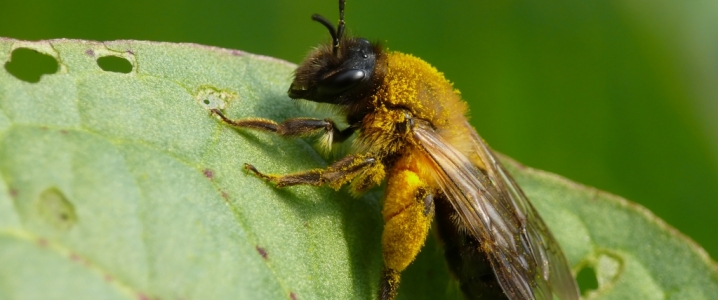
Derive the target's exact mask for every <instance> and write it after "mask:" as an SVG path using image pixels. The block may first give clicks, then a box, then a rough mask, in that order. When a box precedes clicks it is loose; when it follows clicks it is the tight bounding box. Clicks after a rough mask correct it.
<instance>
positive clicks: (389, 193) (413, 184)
mask: <svg viewBox="0 0 718 300" xmlns="http://www.w3.org/2000/svg"><path fill="white" fill-rule="evenodd" d="M382 215H383V216H384V233H383V234H382V250H383V254H384V271H383V273H382V278H381V282H380V285H379V299H393V298H394V296H395V295H396V291H397V289H398V287H399V279H400V275H401V272H402V271H404V269H406V267H407V266H408V265H409V264H410V263H411V262H412V261H413V260H414V258H415V257H416V255H417V254H419V251H420V250H421V248H422V247H423V246H424V241H426V236H427V235H428V233H429V227H430V226H431V220H432V218H433V216H434V198H433V194H432V193H431V190H430V188H429V186H428V185H427V183H426V182H425V181H424V180H423V179H422V178H421V177H419V175H418V174H417V173H415V172H413V171H411V170H408V169H403V170H400V171H398V172H395V173H393V174H391V175H390V177H389V182H388V184H387V187H386V199H385V200H384V208H383V209H382Z"/></svg>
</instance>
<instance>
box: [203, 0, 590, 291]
mask: <svg viewBox="0 0 718 300" xmlns="http://www.w3.org/2000/svg"><path fill="white" fill-rule="evenodd" d="M344 2H345V1H344V0H339V23H338V26H337V27H336V28H335V27H334V25H333V24H332V23H331V22H329V21H328V20H327V19H325V18H324V17H322V16H320V15H314V16H312V19H313V20H314V21H317V22H319V23H321V24H322V25H324V26H325V27H326V28H327V29H328V30H329V33H330V35H331V37H332V42H331V44H326V45H321V46H319V47H318V48H316V49H315V50H313V51H312V52H311V53H310V54H309V55H308V57H307V58H306V59H305V60H304V61H303V62H302V64H301V65H300V66H299V67H298V68H297V70H296V71H295V77H294V82H292V84H291V86H290V88H289V91H288V94H289V97H291V98H293V99H304V100H309V101H314V102H319V103H328V104H330V105H333V106H335V107H336V108H338V109H339V110H340V111H341V112H342V114H343V115H344V116H346V122H347V124H348V127H347V128H344V129H339V128H337V126H336V123H335V122H334V121H332V120H331V119H323V120H322V119H311V118H295V119H288V120H285V121H284V122H282V123H276V122H274V121H271V120H266V119H258V118H250V119H241V120H231V119H229V118H227V117H225V116H224V115H223V114H222V112H221V111H219V110H217V109H215V110H213V113H215V114H216V115H218V116H219V117H220V118H221V119H222V120H223V121H224V122H226V123H228V124H230V125H233V126H236V127H242V128H250V129H256V130H262V131H269V132H274V133H277V134H279V135H282V136H287V137H290V136H305V135H308V134H321V135H322V137H323V140H324V141H327V143H329V144H331V143H341V142H343V141H346V140H347V139H348V138H349V137H351V136H353V135H356V137H355V139H354V142H353V143H354V144H353V151H352V154H349V155H348V156H346V157H344V158H342V159H339V160H338V161H336V162H334V163H333V164H331V165H329V166H328V167H326V168H324V169H314V170H309V171H304V172H299V173H295V174H288V175H271V174H265V173H261V172H260V171H258V170H257V169H256V168H255V167H254V166H252V165H250V164H245V167H246V168H247V169H249V170H250V171H252V172H254V173H255V174H256V175H257V176H259V177H262V178H264V179H266V180H268V181H270V182H272V183H274V184H276V186H277V187H285V186H292V185H301V184H305V185H315V186H321V185H328V186H330V187H332V188H334V189H339V188H340V187H342V186H343V185H345V184H349V185H350V187H349V188H350V190H351V191H352V192H353V193H360V192H362V191H364V190H366V189H368V188H370V187H373V186H376V185H379V184H380V183H382V182H383V181H384V180H385V179H386V180H387V185H386V192H385V198H384V204H383V205H384V206H383V209H382V215H383V217H384V221H385V226H384V232H383V235H382V249H383V257H384V270H383V274H381V282H380V285H379V286H380V287H379V291H378V296H379V298H380V299H393V298H394V296H395V295H396V292H397V288H398V286H399V279H400V274H401V272H402V271H404V269H406V267H407V266H408V265H409V264H410V263H411V262H412V261H413V260H414V258H415V257H416V255H417V254H418V253H419V251H420V250H421V248H422V246H423V244H424V241H425V240H426V237H427V235H428V233H429V228H430V226H431V223H432V220H433V219H434V217H435V214H436V227H437V231H438V233H439V236H440V237H441V238H442V240H443V241H444V244H445V252H446V257H447V260H448V262H449V266H450V268H451V270H452V273H453V274H454V275H455V276H456V277H457V278H458V280H459V282H460V283H461V289H462V291H463V293H464V294H465V295H466V297H467V298H470V299H477V298H483V299H497V298H508V299H555V298H559V299H578V297H579V296H578V289H577V286H576V282H575V280H574V279H573V277H572V275H571V271H570V268H569V266H568V263H567V260H566V258H565V257H564V254H563V252H562V251H561V249H560V248H559V246H558V244H557V242H556V240H555V239H554V237H553V236H552V235H551V233H550V232H549V230H548V228H547V227H546V225H545V224H544V222H543V221H542V220H541V218H540V217H539V215H538V213H537V212H536V210H535V209H534V208H533V206H532V205H531V203H530V202H529V201H528V199H527V198H526V196H525V195H524V193H523V192H522V191H521V189H520V188H519V187H518V185H517V184H516V183H515V182H514V180H513V179H512V178H511V177H510V176H509V174H508V173H507V171H506V170H505V169H504V167H503V166H502V165H501V163H500V162H499V161H498V159H496V157H495V156H494V154H493V153H492V151H491V149H490V148H489V147H488V146H487V145H486V144H485V143H484V142H483V140H482V139H481V137H479V135H478V134H477V133H476V131H475V130H474V129H473V128H472V127H471V125H469V123H468V122H467V119H466V117H465V113H466V112H467V105H466V103H465V102H464V101H462V99H461V97H460V95H459V92H458V91H457V90H455V89H454V88H453V86H452V84H451V83H450V82H449V81H447V80H446V79H445V78H444V76H443V74H442V73H440V72H438V71H437V70H436V69H435V68H434V67H432V66H431V65H429V64H428V63H426V62H424V61H422V60H421V59H419V58H416V57H414V56H411V55H408V54H403V53H398V52H387V51H385V50H384V49H383V48H382V47H381V46H380V45H378V44H377V43H371V42H369V41H368V40H366V39H363V38H356V37H349V36H347V35H346V34H344V27H345V22H344Z"/></svg>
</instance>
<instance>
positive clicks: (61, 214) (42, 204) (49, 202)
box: [37, 187, 77, 230]
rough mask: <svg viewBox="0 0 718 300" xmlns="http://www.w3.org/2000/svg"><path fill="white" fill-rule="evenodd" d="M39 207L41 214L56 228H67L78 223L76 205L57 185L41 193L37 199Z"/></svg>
mask: <svg viewBox="0 0 718 300" xmlns="http://www.w3.org/2000/svg"><path fill="white" fill-rule="evenodd" d="M37 208H38V211H39V212H40V215H41V216H42V217H43V218H44V219H45V220H46V221H47V222H48V223H49V224H50V225H52V226H54V227H55V228H58V229H62V230H67V229H70V227H72V226H73V225H75V223H77V214H75V207H74V206H73V205H72V203H70V201H69V200H67V197H65V195H64V194H63V193H62V192H61V191H60V190H58V189H57V188H55V187H51V188H49V189H47V190H45V191H43V192H42V194H40V197H38V199H37Z"/></svg>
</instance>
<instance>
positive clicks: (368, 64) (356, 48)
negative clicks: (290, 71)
mask: <svg viewBox="0 0 718 300" xmlns="http://www.w3.org/2000/svg"><path fill="white" fill-rule="evenodd" d="M339 17H340V18H339V24H338V26H337V28H336V29H335V28H334V25H333V24H332V23H331V22H329V21H328V20H327V19H326V18H324V17H322V16H320V15H317V14H315V15H313V16H312V20H314V21H317V22H319V23H320V24H322V25H324V27H326V28H327V29H328V30H329V34H330V35H331V36H332V44H331V46H329V45H321V46H319V47H318V48H316V49H314V50H313V51H312V52H311V53H310V54H309V56H308V57H307V58H306V59H304V61H303V62H302V63H301V64H300V65H299V67H298V68H297V70H296V71H295V72H294V81H293V82H292V85H291V86H290V87H289V91H288V92H287V93H288V94H289V97H290V98H293V99H306V100H310V101H315V102H322V103H332V104H349V102H351V101H352V100H354V99H356V97H358V96H359V97H360V96H362V95H364V94H367V93H368V92H370V91H371V89H372V78H373V75H374V66H375V65H376V60H377V55H379V53H380V51H381V50H380V49H381V48H380V46H378V45H376V44H372V43H370V42H369V41H368V40H366V39H363V38H350V37H345V36H344V26H345V23H344V0H340V1H339Z"/></svg>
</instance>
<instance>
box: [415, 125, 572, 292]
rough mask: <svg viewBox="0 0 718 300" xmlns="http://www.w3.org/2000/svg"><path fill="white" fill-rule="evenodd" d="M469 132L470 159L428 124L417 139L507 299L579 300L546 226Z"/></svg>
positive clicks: (418, 130)
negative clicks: (478, 244)
mask: <svg viewBox="0 0 718 300" xmlns="http://www.w3.org/2000/svg"><path fill="white" fill-rule="evenodd" d="M464 126H466V127H467V129H468V132H471V133H472V136H471V141H470V142H471V143H472V144H471V149H472V152H471V153H470V155H469V157H467V156H466V155H464V154H463V153H461V152H460V151H459V150H457V149H456V148H455V147H453V146H452V145H451V144H450V143H448V142H447V141H446V140H445V139H444V138H443V137H442V136H441V135H439V134H437V133H436V131H435V130H434V129H433V128H431V126H430V125H429V124H427V123H424V122H417V123H416V126H415V127H414V136H415V137H416V138H417V139H418V140H419V142H420V144H421V145H422V147H423V148H424V150H426V153H427V154H428V155H429V157H430V158H431V160H432V161H433V162H434V163H435V166H434V167H435V169H436V172H435V176H436V180H437V182H438V183H439V185H440V186H441V189H442V191H443V192H444V194H445V195H446V198H448V199H449V202H451V205H452V206H453V207H454V210H455V211H456V212H457V214H458V215H459V218H460V219H461V221H462V223H463V225H464V226H465V227H466V229H467V230H468V231H469V232H471V234H473V236H474V237H476V239H477V240H478V241H479V242H480V244H481V248H482V249H481V250H482V251H483V252H484V253H486V254H487V256H488V258H489V261H490V262H491V267H492V268H493V270H494V273H495V274H496V277H497V279H498V281H499V284H500V285H501V288H502V289H503V290H504V293H506V295H507V296H508V297H509V298H510V299H554V297H556V298H559V299H564V300H567V299H578V298H579V295H578V288H577V286H576V282H575V280H574V279H573V277H572V276H571V271H570V269H569V266H568V263H567V261H566V258H565V257H564V255H563V252H562V251H561V249H560V248H559V246H558V244H557V242H556V240H555V239H554V237H553V236H552V235H551V232H549V230H548V228H547V227H546V224H544V222H543V220H541V217H539V215H538V213H537V212H536V210H535V209H534V208H533V206H532V205H531V203H530V202H529V201H528V199H527V198H526V196H525V195H524V193H523V192H522V191H521V189H520V188H519V187H518V185H516V183H515V182H514V180H513V179H512V178H511V177H510V176H509V175H508V173H507V172H506V170H505V169H504V167H503V166H502V165H501V163H500V162H499V161H498V160H497V159H496V158H495V157H494V155H493V154H492V152H491V150H490V149H489V148H488V146H486V144H484V142H483V141H482V140H481V138H480V137H479V135H478V134H477V133H476V131H475V130H474V129H473V128H472V127H471V125H469V124H468V123H466V124H464ZM476 160H479V162H477V161H476ZM481 164H483V165H484V167H483V168H482V167H480V165H481Z"/></svg>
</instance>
